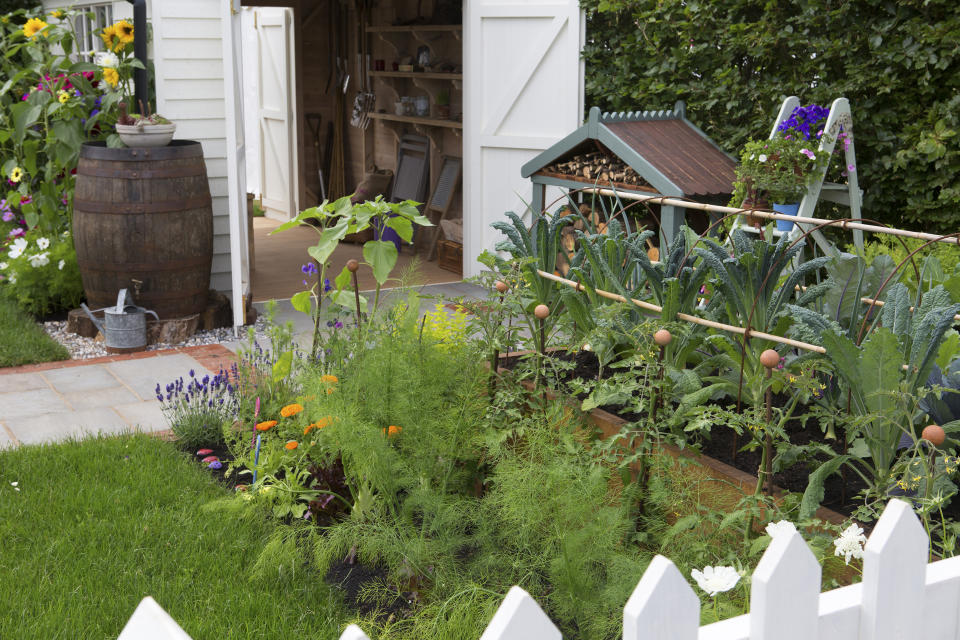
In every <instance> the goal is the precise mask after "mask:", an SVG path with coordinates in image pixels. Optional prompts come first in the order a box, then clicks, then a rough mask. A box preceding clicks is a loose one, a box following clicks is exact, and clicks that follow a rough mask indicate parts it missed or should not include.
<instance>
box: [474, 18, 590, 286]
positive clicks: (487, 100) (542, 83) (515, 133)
mask: <svg viewBox="0 0 960 640" xmlns="http://www.w3.org/2000/svg"><path fill="white" fill-rule="evenodd" d="M463 31H464V64H463V77H464V90H463V91H464V95H463V104H464V109H463V155H464V203H463V208H464V229H463V232H464V252H463V253H464V255H463V270H464V275H476V274H477V273H479V272H480V270H481V269H482V265H480V264H479V263H478V262H477V256H478V255H479V254H480V252H481V251H483V250H484V249H490V250H492V249H493V247H494V245H495V244H496V243H497V241H498V240H500V239H501V238H500V233H499V232H498V231H496V230H495V229H492V228H491V227H490V224H491V223H492V222H494V221H496V220H500V219H503V214H504V212H506V211H513V212H515V213H516V214H518V215H521V214H523V213H524V211H525V209H526V204H525V203H529V202H531V196H532V190H531V187H530V181H529V180H526V179H524V178H521V177H520V167H521V166H522V165H523V164H524V163H525V162H526V161H528V160H530V159H531V158H533V157H534V156H535V155H537V154H538V153H539V152H541V151H543V150H544V149H546V148H547V147H549V146H551V145H552V144H554V143H555V142H557V141H558V140H560V139H561V138H563V137H564V136H566V135H568V134H569V133H570V132H571V131H573V130H574V129H576V128H577V127H578V126H579V125H580V123H581V122H582V119H583V65H582V63H581V61H580V50H581V49H582V48H583V37H584V29H583V20H582V17H581V12H580V8H579V5H578V2H577V0H553V1H537V0H469V1H467V2H464V24H463Z"/></svg>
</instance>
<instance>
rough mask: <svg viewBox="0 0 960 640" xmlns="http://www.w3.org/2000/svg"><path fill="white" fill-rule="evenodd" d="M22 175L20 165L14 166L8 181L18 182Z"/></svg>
mask: <svg viewBox="0 0 960 640" xmlns="http://www.w3.org/2000/svg"><path fill="white" fill-rule="evenodd" d="M22 177H23V169H21V168H20V167H14V168H13V170H11V171H10V182H20V178H22Z"/></svg>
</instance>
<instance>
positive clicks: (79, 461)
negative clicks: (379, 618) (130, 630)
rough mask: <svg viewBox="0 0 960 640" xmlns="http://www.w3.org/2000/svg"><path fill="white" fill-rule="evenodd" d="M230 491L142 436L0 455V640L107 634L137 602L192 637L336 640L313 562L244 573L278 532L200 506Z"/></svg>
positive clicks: (328, 596) (327, 595)
mask: <svg viewBox="0 0 960 640" xmlns="http://www.w3.org/2000/svg"><path fill="white" fill-rule="evenodd" d="M12 482H16V483H18V488H19V489H20V491H16V490H15V489H14V487H13V486H11V483H12ZM228 495H229V493H228V492H227V490H226V489H224V488H223V487H222V486H221V485H219V484H217V483H216V482H215V481H213V480H212V479H211V478H210V477H209V476H208V474H207V472H206V471H205V470H203V469H201V468H199V465H195V464H193V463H192V462H190V461H189V460H188V459H187V458H186V457H185V456H184V455H183V454H181V453H178V452H177V451H176V450H175V449H174V448H173V447H172V446H171V445H170V444H167V443H164V442H161V441H159V440H157V439H156V438H152V437H149V436H131V437H123V438H100V439H92V440H85V441H83V442H81V443H77V442H71V443H66V444H59V445H46V446H42V447H21V448H19V449H16V450H10V451H3V452H0V603H2V604H0V638H11V639H13V638H16V639H17V640H29V639H31V638H37V639H40V638H42V639H44V640H54V639H61V638H62V639H66V638H70V639H73V638H84V639H100V638H103V639H108V638H109V639H111V640H113V639H115V638H116V637H117V636H118V635H119V633H120V630H121V629H122V628H123V625H124V624H125V623H126V621H127V620H128V619H129V617H130V615H131V614H132V613H133V611H134V609H135V608H136V606H137V604H138V603H139V602H140V600H141V599H142V598H143V597H144V596H147V595H151V596H153V597H154V599H156V601H157V602H158V603H159V604H160V606H161V607H163V608H164V609H165V610H166V611H167V612H168V613H169V614H170V615H171V616H172V617H173V618H174V619H175V620H176V621H177V622H178V623H179V624H180V626H182V627H183V628H184V630H185V631H186V632H187V633H188V634H190V635H191V636H192V637H193V638H195V639H196V640H201V639H206V638H216V639H218V640H219V639H222V638H243V639H244V640H249V639H251V638H336V637H337V635H338V634H339V633H340V631H341V630H342V626H343V622H344V621H345V620H346V619H347V617H346V615H345V614H344V613H343V612H342V610H341V609H340V608H339V605H338V604H337V602H338V599H337V598H336V597H335V595H334V594H333V593H332V592H331V590H330V589H329V588H328V587H327V586H326V584H325V583H324V581H323V579H322V577H320V576H317V575H315V574H314V573H312V572H311V571H310V569H309V567H303V566H299V567H295V568H293V572H294V577H293V578H291V577H290V573H291V571H290V569H291V568H290V567H286V568H281V567H278V568H277V571H276V572H274V577H273V578H270V579H266V580H263V579H261V580H252V579H251V578H250V575H251V571H250V569H251V568H252V565H253V563H254V561H255V560H256V559H257V556H258V555H259V551H260V549H261V547H262V546H263V544H264V543H265V542H266V540H267V539H268V537H269V536H270V534H271V532H272V531H274V530H275V529H276V527H277V526H279V525H278V524H277V523H276V521H270V520H268V519H265V518H259V517H255V518H252V519H251V518H250V516H249V513H250V511H249V510H247V514H248V515H247V517H246V518H244V519H243V521H242V522H241V521H240V519H239V518H240V516H238V515H232V514H231V513H229V510H226V511H225V510H214V511H211V510H210V509H205V508H203V505H205V504H208V503H210V502H211V501H213V500H216V499H218V498H222V497H225V496H228Z"/></svg>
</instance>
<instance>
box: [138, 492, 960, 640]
mask: <svg viewBox="0 0 960 640" xmlns="http://www.w3.org/2000/svg"><path fill="white" fill-rule="evenodd" d="M928 544H929V543H928V540H927V536H926V533H925V532H924V530H923V526H922V525H921V524H920V521H919V520H918V519H917V516H916V515H915V514H914V513H913V510H912V508H911V507H910V505H909V504H907V503H906V502H903V501H902V500H896V499H894V500H891V501H890V502H889V504H888V505H887V508H886V510H885V511H884V512H883V516H881V518H880V520H879V522H877V526H876V528H875V529H874V530H873V533H872V535H871V536H870V539H869V540H868V541H867V545H866V548H865V553H864V559H863V582H862V583H861V584H857V585H852V586H849V587H841V588H839V589H834V590H833V591H828V592H826V593H822V594H821V593H820V592H819V591H820V565H819V564H818V563H817V560H816V558H815V557H814V555H813V553H812V552H811V551H810V549H809V547H807V545H806V543H805V542H804V541H803V538H802V537H801V536H800V534H799V533H797V532H796V530H794V531H792V532H790V533H789V534H783V535H781V536H777V538H775V539H774V540H773V541H772V542H771V543H770V546H769V547H767V550H766V552H765V553H764V554H763V558H761V560H760V563H759V564H758V565H757V569H756V571H754V573H753V580H752V582H751V592H750V613H749V614H746V615H742V616H739V617H736V618H731V619H729V620H723V621H721V622H716V623H714V624H710V625H707V626H705V627H701V626H700V601H699V599H698V598H697V596H696V594H695V593H694V591H693V588H692V587H691V586H690V583H689V581H688V580H687V579H686V578H685V577H684V576H683V575H681V574H680V572H679V571H678V570H677V568H676V566H675V565H674V564H673V563H672V562H670V560H668V559H667V558H664V557H663V556H657V557H656V558H654V559H653V561H652V562H651V563H650V566H649V567H648V568H647V570H646V572H645V573H644V574H643V577H642V578H641V579H640V582H639V583H638V584H637V587H636V588H635V589H634V591H633V594H632V595H631V596H630V599H629V600H628V601H627V604H626V606H625V607H624V610H623V640H801V639H802V640H913V639H917V640H920V639H921V638H922V639H923V640H960V557H957V558H950V559H948V560H940V561H938V562H934V563H931V564H927V553H928ZM720 597H723V596H720ZM147 600H149V598H147V599H146V600H144V603H145V602H147ZM150 602H152V600H150ZM144 603H141V605H140V607H138V608H137V611H136V612H135V613H134V616H133V618H131V619H130V623H129V624H128V625H127V627H128V628H129V627H130V625H131V624H133V623H134V619H136V618H138V617H139V616H141V615H148V614H149V615H154V614H155V612H154V611H152V608H151V607H144ZM153 605H154V606H155V605H156V603H153ZM141 609H144V610H145V611H144V612H143V613H141ZM177 629H179V627H177ZM125 632H126V630H125ZM478 633H479V630H478ZM139 637H142V638H145V639H147V640H184V638H185V636H181V635H176V634H175V633H172V634H171V635H151V636H139ZM560 637H561V636H560V631H559V630H557V628H556V626H554V624H553V623H552V622H551V621H550V619H549V618H548V617H547V615H546V614H545V613H544V612H543V609H541V608H540V606H539V605H538V604H537V603H536V601H535V600H534V599H533V598H532V597H530V594H528V593H527V592H526V591H524V590H523V589H521V588H520V587H516V586H515V587H512V588H511V589H510V591H509V592H508V593H507V596H506V597H505V598H504V599H503V602H502V603H501V604H500V607H499V608H498V609H497V612H496V613H495V614H494V615H493V618H492V619H491V620H490V623H489V624H488V625H487V628H486V630H484V631H483V632H482V635H480V636H479V638H480V640H528V639H533V638H535V639H536V640H560ZM120 640H126V636H121V638H120ZM340 640H369V639H368V638H367V636H366V635H365V634H364V633H363V631H362V630H361V629H360V628H359V627H357V626H356V625H350V626H349V627H347V629H346V630H345V631H344V632H343V633H342V634H341V636H340ZM463 640H469V638H464V639H463Z"/></svg>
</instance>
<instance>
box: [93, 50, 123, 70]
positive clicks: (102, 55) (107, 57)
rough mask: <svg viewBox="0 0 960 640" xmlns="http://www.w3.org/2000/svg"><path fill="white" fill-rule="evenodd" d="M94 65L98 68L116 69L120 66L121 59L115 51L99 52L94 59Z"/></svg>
mask: <svg viewBox="0 0 960 640" xmlns="http://www.w3.org/2000/svg"><path fill="white" fill-rule="evenodd" d="M93 63H94V64H95V65H97V66H98V67H109V68H110V69H116V68H117V66H119V65H120V58H118V57H117V54H115V53H114V52H113V51H98V52H97V55H96V56H94V58H93Z"/></svg>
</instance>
